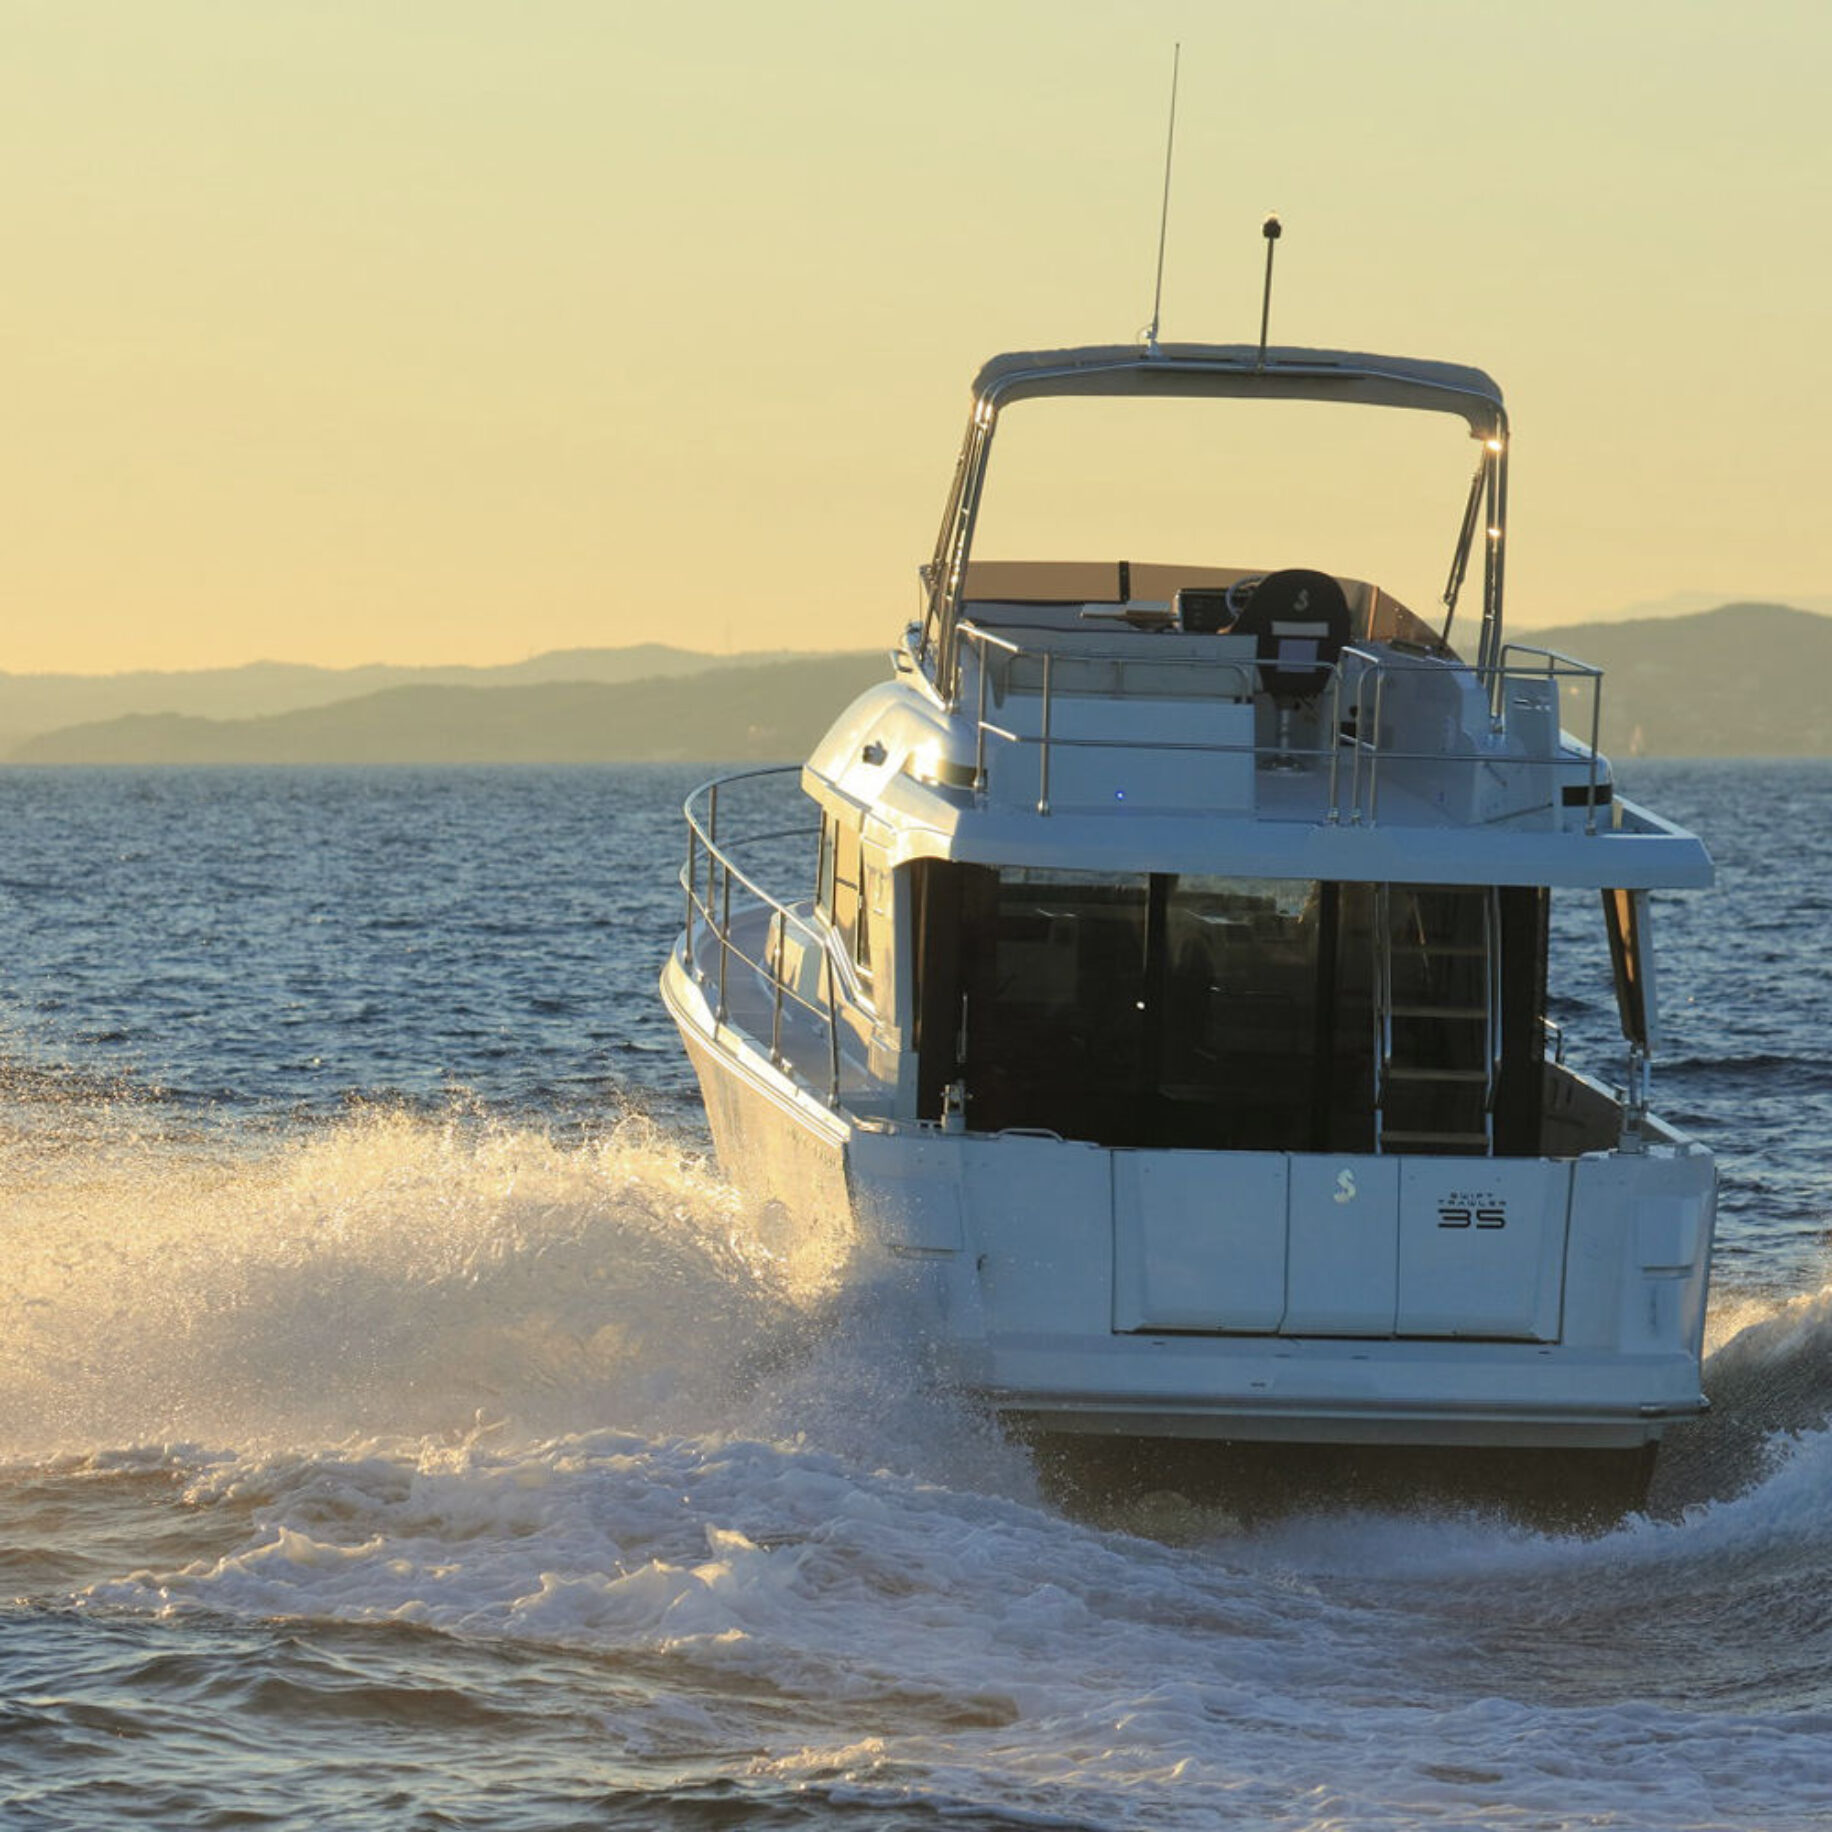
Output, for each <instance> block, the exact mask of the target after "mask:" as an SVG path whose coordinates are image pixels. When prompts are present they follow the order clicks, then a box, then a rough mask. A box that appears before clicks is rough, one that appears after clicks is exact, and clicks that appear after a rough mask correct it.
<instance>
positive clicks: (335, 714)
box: [0, 600, 1832, 764]
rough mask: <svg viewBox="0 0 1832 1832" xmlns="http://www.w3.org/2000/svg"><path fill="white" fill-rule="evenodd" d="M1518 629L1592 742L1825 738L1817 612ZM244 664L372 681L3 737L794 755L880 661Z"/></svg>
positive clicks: (509, 757)
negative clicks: (1594, 693) (1558, 666)
mask: <svg viewBox="0 0 1832 1832" xmlns="http://www.w3.org/2000/svg"><path fill="white" fill-rule="evenodd" d="M1518 640H1519V641H1520V643H1521V644H1523V645H1525V646H1530V647H1539V648H1547V649H1553V650H1557V651H1560V652H1563V653H1567V654H1573V655H1576V656H1578V657H1579V658H1581V659H1583V660H1584V661H1587V662H1591V663H1594V664H1596V665H1598V666H1600V667H1601V668H1602V669H1603V670H1604V677H1605V678H1604V688H1603V700H1602V748H1603V750H1604V751H1605V752H1606V753H1607V754H1610V755H1612V756H1722V757H1729V756H1828V755H1832V708H1828V707H1827V706H1826V705H1825V704H1824V695H1823V693H1822V691H1821V689H1820V686H1819V682H1820V679H1821V678H1822V676H1823V675H1824V674H1826V673H1828V672H1832V616H1827V615H1825V614H1823V613H1821V612H1818V611H1811V610H1802V609H1799V608H1798V607H1795V606H1791V605H1785V604H1776V603H1770V602H1766V601H1759V600H1749V601H1739V602H1732V603H1727V604H1721V605H1717V606H1715V607H1713V608H1712V609H1710V610H1706V611H1697V612H1692V613H1689V614H1685V615H1679V616H1659V617H1644V618H1627V619H1620V620H1612V621H1602V622H1587V623H1576V624H1564V625H1556V626H1551V627H1548V628H1545V629H1537V630H1528V631H1525V632H1522V633H1521V635H1520V637H1519V639H1518ZM249 669H253V670H257V671H259V670H267V671H272V672H273V673H277V674H279V675H284V676H287V677H289V679H290V677H294V676H297V677H302V678H300V679H298V680H293V681H292V682H291V684H292V685H293V686H295V687H299V686H310V687H312V688H314V689H317V688H322V687H323V686H324V685H325V684H326V680H327V677H328V678H334V679H337V680H340V681H343V682H345V683H348V682H349V681H351V680H354V679H361V680H363V681H364V682H374V681H376V679H377V677H378V676H380V677H387V678H385V679H384V680H383V682H382V684H377V685H371V686H369V688H368V690H367V691H359V692H356V693H346V694H345V695H343V696H342V697H338V698H333V699H331V700H328V701H318V702H316V703H312V704H307V705H291V706H286V707H284V708H282V709H280V710H277V711H266V712H256V713H252V714H244V715H243V716H239V717H221V716H212V715H209V714H202V713H198V712H195V711H188V710H185V708H184V707H183V706H178V707H170V706H168V707H160V708H147V707H145V706H141V707H138V708H135V709H133V710H130V711H128V712H124V713H120V714H118V715H116V716H113V717H106V718H101V719H93V720H79V721H76V722H72V723H70V724H67V725H63V726H58V727H55V728H52V729H47V730H41V731H37V732H32V733H28V734H27V735H25V736H24V737H23V738H17V739H15V740H14V741H13V742H12V743H10V744H9V745H7V747H6V750H5V752H4V753H3V754H4V755H5V757H6V760H7V761H8V762H12V763H17V764H102V763H113V764H160V763H165V764H200V763H205V764H207V763H224V764H230V763H233V764H259V763H298V764H339V763H350V764H372V763H422V764H464V763H510V762H519V763H567V762H580V763H584V762H661V761H671V760H690V759H691V760H698V759H712V758H719V759H729V760H731V761H747V760H756V761H765V760H781V759H792V758H797V757H800V756H803V755H805V754H806V753H807V751H808V750H809V749H810V748H811V747H812V746H813V744H814V743H815V742H816V741H817V740H818V738H819V737H820V735H821V733H822V732H823V731H824V730H825V729H826V728H827V726H828V724H829V723H830V721H831V720H832V718H833V717H834V715H835V714H837V713H838V712H839V711H840V709H841V708H842V707H843V706H844V705H845V704H846V702H847V701H848V700H850V699H851V698H853V697H854V696H855V695H856V694H857V693H859V692H861V691H863V690H864V688H866V687H867V686H869V685H871V684H872V683H873V682H876V681H879V680H882V679H884V678H885V677H886V674H887V664H886V661H885V658H884V655H883V652H882V651H854V652H849V653H842V654H837V655H836V654H824V655H800V656H792V655H781V654H775V655H756V654H754V655H745V656H714V655H708V654H704V653H700V652H696V651H692V650H683V649H674V648H670V647H669V646H667V645H665V644H646V645H642V646H640V647H638V648H632V649H594V650H556V651H550V652H548V653H546V654H543V655H538V656H532V657H529V658H528V659H527V660H526V661H524V662H519V663H510V664H505V665H504V666H502V667H493V668H484V669H474V668H465V667H453V668H449V669H446V668H435V669H402V670H393V669H391V668H390V667H389V666H388V665H385V664H377V665H375V666H373V667H365V668H360V669H352V670H324V669H312V668H310V667H309V666H308V665H304V664H291V663H251V664H247V666H246V668H243V669H235V670H224V671H218V672H219V674H222V675H228V676H237V677H241V676H245V675H246V674H247V672H248V670H249ZM568 669H578V670H581V671H584V670H596V671H597V674H596V677H595V678H580V677H579V675H578V674H568V673H567V672H566V671H567V670H568ZM632 669H636V670H649V671H647V672H637V673H635V674H632V673H630V672H629V671H630V670H632ZM398 675H405V676H407V677H409V678H406V679H400V678H395V677H396V676H398ZM31 678H33V677H22V676H7V675H4V674H0V731H3V730H4V717H5V710H6V707H5V691H6V688H7V686H8V684H11V683H17V682H19V681H20V680H24V679H31ZM59 678H60V679H64V680H69V681H77V682H82V681H95V680H102V681H115V682H119V681H121V680H123V679H126V678H131V679H132V680H133V681H135V682H137V683H145V682H148V681H151V682H153V683H155V687H154V690H155V691H157V684H158V683H160V682H163V681H169V680H177V681H180V682H195V681H197V680H198V679H199V671H179V672H178V673H177V674H175V675H174V676H171V677H166V676H161V675H158V674H156V673H153V672H151V671H142V672H141V673H140V674H139V675H137V676H134V677H115V676H104V677H85V676H68V677H59ZM222 684H223V683H222V682H221V681H220V680H218V681H215V682H212V683H210V685H211V686H212V687H215V686H221V685H222ZM205 698H206V702H207V701H208V696H207V695H205ZM218 703H220V702H218ZM1566 718H1567V720H1568V721H1570V722H1571V723H1572V725H1573V729H1580V730H1584V731H1587V730H1588V723H1589V720H1588V713H1587V710H1585V709H1584V708H1583V707H1582V706H1581V705H1580V703H1579V695H1578V693H1575V692H1574V691H1573V690H1572V689H1571V688H1569V687H1568V688H1567V694H1566Z"/></svg>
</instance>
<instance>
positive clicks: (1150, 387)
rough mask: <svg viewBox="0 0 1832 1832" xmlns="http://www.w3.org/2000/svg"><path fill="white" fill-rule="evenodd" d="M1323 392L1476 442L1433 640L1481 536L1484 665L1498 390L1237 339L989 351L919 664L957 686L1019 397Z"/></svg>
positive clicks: (1498, 465)
mask: <svg viewBox="0 0 1832 1832" xmlns="http://www.w3.org/2000/svg"><path fill="white" fill-rule="evenodd" d="M1076 396H1080V397H1099V396H1108V397H1131V398H1154V397H1155V398H1161V399H1168V398H1179V397H1180V398H1186V399H1187V398H1199V399H1200V398H1208V399H1220V400H1229V399H1233V400H1285V401H1321V402H1331V403H1338V404H1345V405H1359V406H1366V407H1386V408H1397V409H1401V410H1410V411H1414V412H1423V413H1442V414H1450V415H1454V416H1456V417H1457V418H1460V419H1462V420H1463V421H1464V422H1465V423H1466V425H1467V426H1468V427H1469V430H1470V435H1471V437H1473V438H1475V439H1478V440H1480V441H1481V452H1480V455H1479V457H1478V460H1477V463H1476V467H1475V473H1474V475H1473V476H1472V478H1471V480H1470V486H1469V493H1468V496H1467V498H1466V499H1465V503H1464V510H1463V516H1462V519H1461V521H1460V522H1459V524H1458V528H1457V534H1456V540H1455V544H1454V546H1453V549H1452V554H1451V561H1450V567H1449V572H1448V576H1447V578H1446V581H1445V586H1444V593H1443V607H1444V618H1443V622H1442V625H1441V626H1440V628H1439V631H1438V639H1439V641H1440V642H1441V643H1442V644H1444V645H1445V646H1446V647H1447V646H1448V645H1449V642H1450V635H1451V629H1452V625H1453V623H1454V621H1455V617H1456V611H1457V604H1458V600H1459V597H1460V594H1461V591H1462V586H1463V581H1464V577H1465V574H1466V572H1467V571H1468V568H1469V564H1470V560H1471V557H1472V554H1473V552H1474V548H1475V542H1476V538H1477V534H1478V531H1479V530H1480V531H1481V532H1482V535H1483V566H1482V572H1483V579H1482V628H1481V634H1480V638H1479V640H1478V644H1477V652H1476V658H1475V664H1476V668H1477V670H1478V672H1479V673H1480V674H1482V675H1484V676H1488V675H1490V674H1491V673H1492V671H1493V670H1494V669H1495V668H1496V667H1497V666H1498V664H1499V661H1500V652H1501V643H1502V588H1503V578H1504V561H1505V554H1506V535H1507V453H1508V425H1507V412H1506V409H1505V407H1504V406H1503V403H1502V398H1501V390H1500V388H1499V387H1498V386H1497V385H1496V383H1495V382H1494V380H1493V379H1492V378H1491V377H1489V376H1488V375H1486V374H1484V373H1483V372H1482V371H1481V370H1480V369H1472V368H1467V367H1464V366H1462V365H1459V364H1455V363H1440V362H1426V361H1420V360H1418V359H1415V358H1408V357H1389V356H1376V355H1370V354H1367V353H1364V352H1356V351H1347V350H1323V349H1306V348H1298V347H1291V346H1279V347H1273V348H1265V347H1263V346H1250V345H1244V344H1190V343H1175V344H1154V345H1149V346H1143V347H1135V346H1127V345H1119V344H1096V345H1086V346H1082V347H1079V348H1073V349H1065V350H1041V351H1023V352H1014V353H1010V354H1007V355H1003V356H997V357H994V358H993V359H992V360H991V361H990V362H988V363H987V364H986V365H985V366H984V367H983V368H982V369H981V370H980V372H979V374H978V376H977V377H976V378H975V380H974V389H973V409H972V413H971V415H970V416H969V419H968V422H967V430H966V434H965V437H964V438H963V440H962V442H961V450H960V456H959V458H958V459H957V461H956V464H955V470H954V479H953V483H952V485H951V487H950V489H949V493H948V498H947V504H946V507H945V508H944V510H943V513H942V522H941V528H940V531H939V532H938V534H937V537H936V543H935V551H934V555H933V557H932V558H931V560H930V562H929V564H928V566H927V567H926V568H925V569H924V580H925V584H926V587H927V604H926V610H925V615H924V619H923V627H922V638H921V643H920V654H921V657H922V660H923V663H924V669H925V672H927V673H928V674H929V676H930V678H931V679H932V680H933V681H934V683H935V685H936V687H937V689H938V691H939V692H940V693H941V694H942V695H943V697H944V698H945V699H947V700H949V701H950V702H952V701H953V700H954V699H955V698H956V696H957V694H958V692H959V687H960V675H959V649H958V634H959V627H960V623H961V619H962V607H963V604H964V602H965V600H966V597H967V593H968V586H969V572H968V569H969V565H970V562H971V557H972V550H973V542H974V535H975V532H976V529H977V526H978V520H979V510H980V502H981V498H982V495H983V493H984V490H985V483H986V475H987V468H988V463H989V460H990V457H991V451H992V441H993V434H994V432H995V431H996V429H997V425H998V419H999V415H1000V413H1001V411H1002V410H1003V409H1004V408H1005V407H1007V406H1010V405H1012V404H1014V403H1016V402H1019V401H1026V400H1038V399H1047V398H1063V397H1076Z"/></svg>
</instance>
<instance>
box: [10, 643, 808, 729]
mask: <svg viewBox="0 0 1832 1832" xmlns="http://www.w3.org/2000/svg"><path fill="white" fill-rule="evenodd" d="M782 659H783V657H782V655H781V653H780V652H778V653H774V654H770V655H758V654H753V655H707V654H704V653H701V652H699V651H696V650H692V649H675V648H670V647H668V646H667V645H666V644H664V643H641V644H637V645H635V646H633V647H630V648H624V649H554V650H549V651H548V652H546V653H545V654H541V655H534V656H530V657H529V658H528V659H527V660H525V661H519V662H508V663H505V664H503V665H501V666H497V667H487V668H470V667H460V666H452V667H431V668H415V667H399V666H394V665H392V664H389V663H379V662H378V663H371V664H368V665H366V666H363V667H360V668H317V667H312V666H310V665H309V664H306V663H301V662H249V663H248V664H246V665H245V666H243V667H239V668H192V669H173V670H162V669H140V670H138V671H135V672H131V673H127V674H8V673H5V672H4V671H0V755H4V754H5V753H6V752H8V751H11V750H13V749H14V748H15V747H16V746H18V745H20V744H22V743H23V742H24V741H25V740H26V739H28V738H31V737H35V736H36V735H37V734H38V733H40V732H48V731H57V730H59V729H60V728H62V727H64V726H68V725H88V724H94V723H99V722H100V721H103V720H108V719H124V718H128V717H130V716H132V715H133V714H136V713H188V714H191V715H193V716H194V717H197V718H205V719H254V718H260V717H262V716H263V715H265V714H268V713H283V712H296V711H299V710H300V709H302V708H304V707H309V706H329V705H332V704H334V703H335V702H337V701H339V700H351V699H356V698H358V697H360V696H361V695H364V694H371V693H379V692H381V691H382V690H384V689H386V688H389V687H407V686H428V687H529V686H534V685H537V684H539V683H542V682H547V681H603V682H619V681H638V680H653V679H656V678H658V677H661V676H666V675H685V674H696V673H699V672H700V671H701V670H702V669H706V668H720V667H735V666H741V665H743V664H745V663H755V662H763V661H780V660H782Z"/></svg>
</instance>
